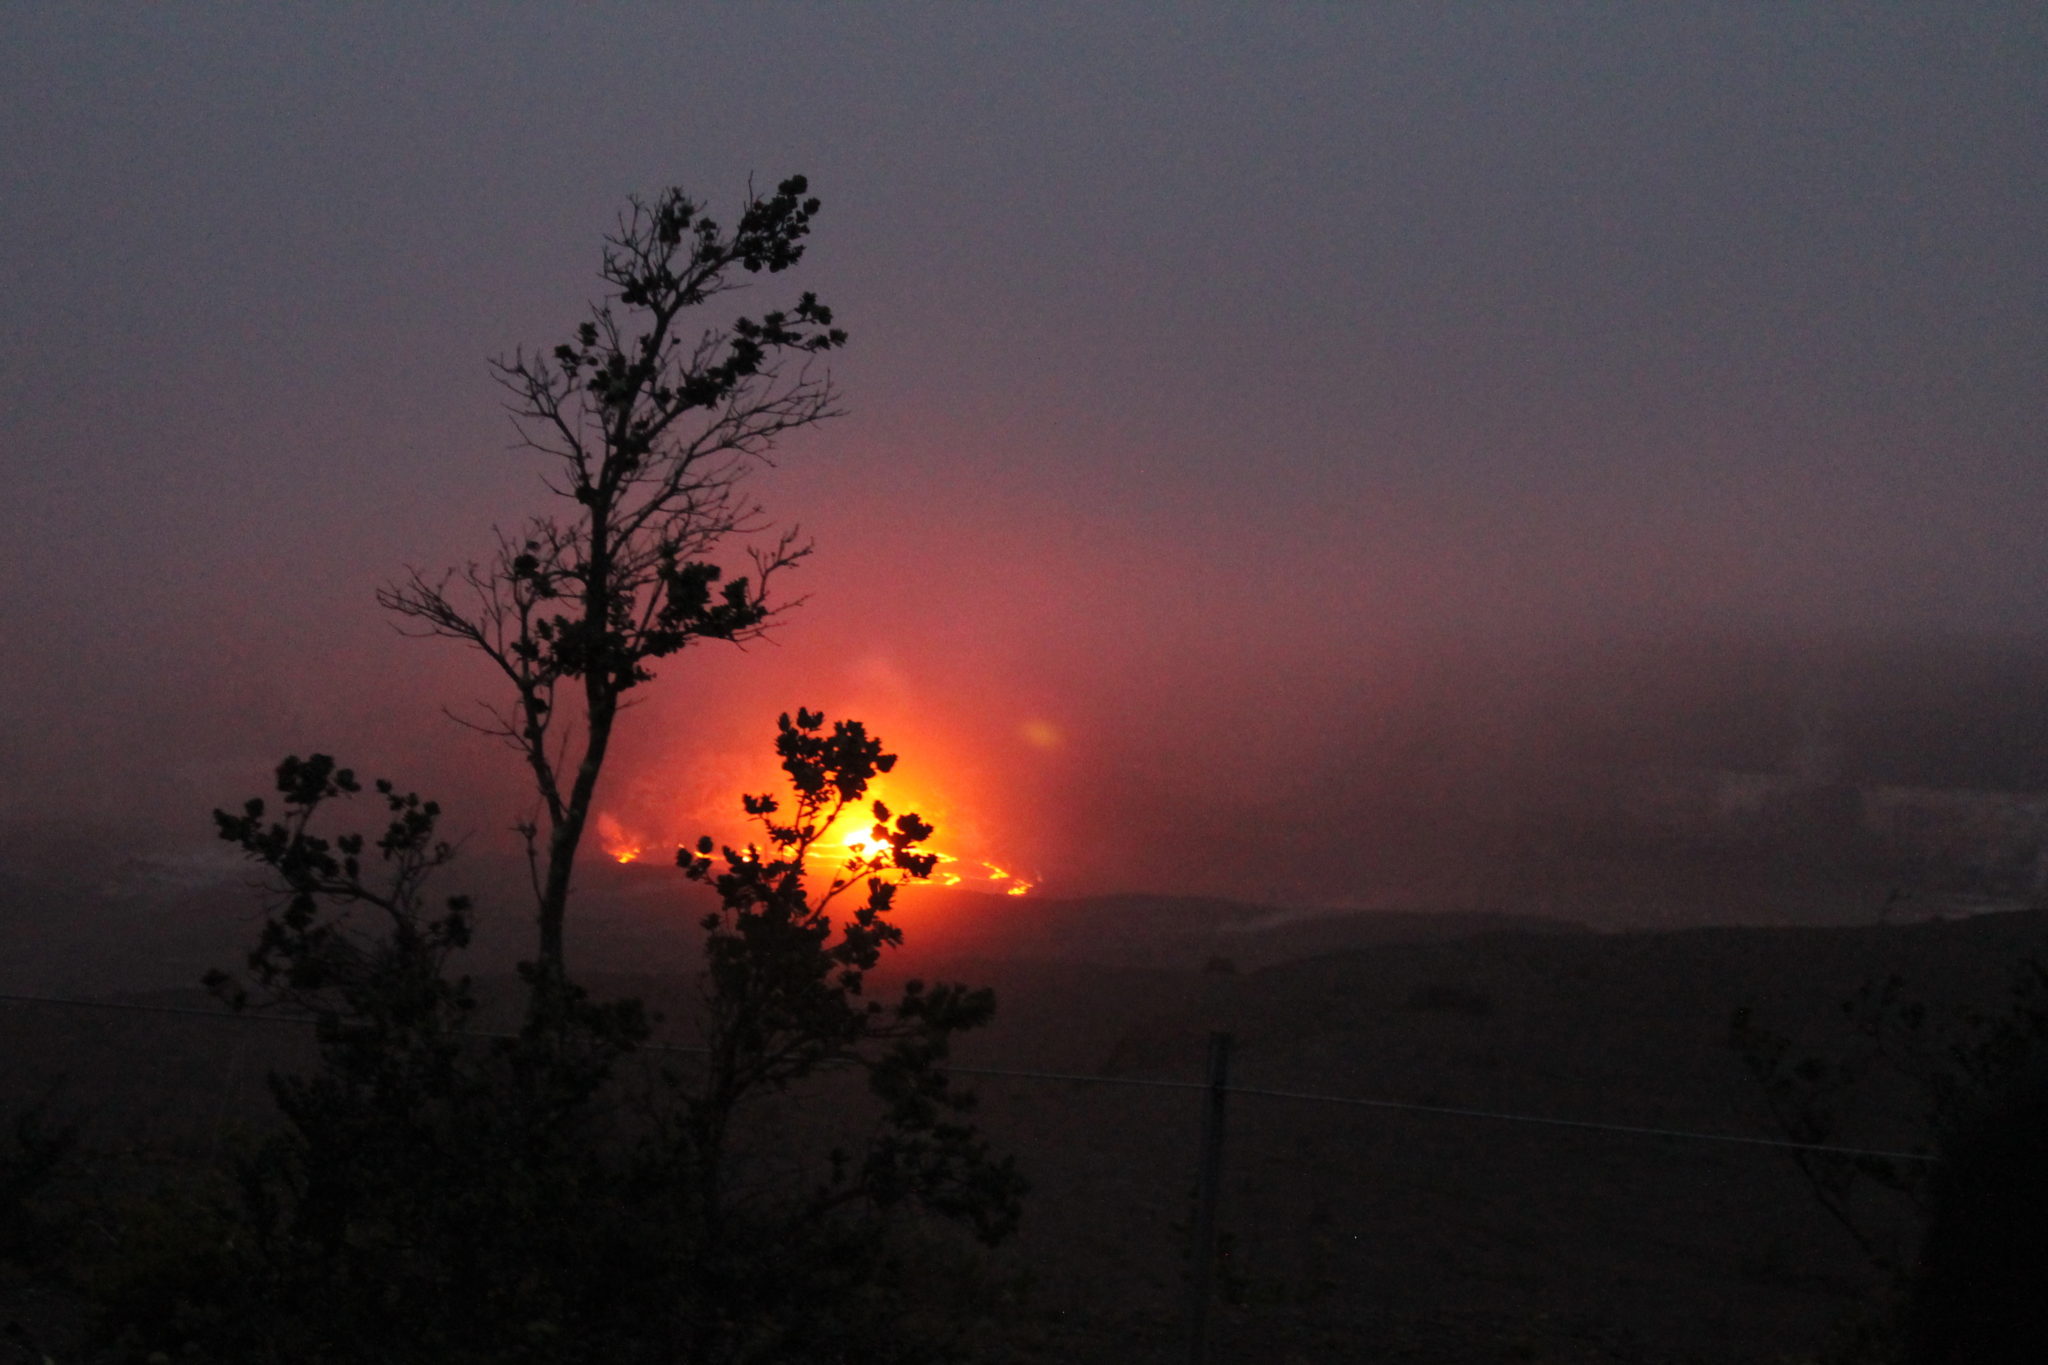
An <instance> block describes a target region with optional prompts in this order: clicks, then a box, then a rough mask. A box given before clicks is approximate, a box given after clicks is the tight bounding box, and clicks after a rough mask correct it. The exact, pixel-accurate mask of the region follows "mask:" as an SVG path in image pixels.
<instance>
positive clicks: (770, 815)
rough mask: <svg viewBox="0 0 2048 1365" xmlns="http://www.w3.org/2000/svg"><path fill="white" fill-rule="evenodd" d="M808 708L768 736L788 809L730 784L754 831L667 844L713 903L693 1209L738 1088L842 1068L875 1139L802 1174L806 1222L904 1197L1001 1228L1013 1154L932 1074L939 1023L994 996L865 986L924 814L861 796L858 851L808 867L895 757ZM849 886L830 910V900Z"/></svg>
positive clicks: (718, 1171)
mask: <svg viewBox="0 0 2048 1365" xmlns="http://www.w3.org/2000/svg"><path fill="white" fill-rule="evenodd" d="M824 723H825V718H824V716H823V715H822V714H820V713H818V712H813V711H805V710H802V709H799V710H798V711H797V714H796V719H795V720H794V721H792V720H791V719H790V717H789V716H788V715H787V714H785V715H783V716H782V717H781V718H780V719H779V720H778V721H777V735H776V741H775V750H776V753H777V754H779V755H780V756H781V758H782V769H783V772H784V773H785V774H786V775H787V776H788V778H789V785H790V794H791V800H790V802H789V804H788V805H787V806H785V805H784V804H783V802H782V801H781V800H780V799H778V798H776V797H774V796H772V795H760V796H748V797H745V798H744V808H745V810H746V813H747V815H748V816H749V817H750V818H752V819H753V820H754V822H755V823H756V824H757V825H758V826H759V827H760V829H761V831H762V833H763V834H764V835H765V836H766V837H765V842H764V843H754V844H749V845H747V846H746V847H745V848H740V849H735V848H731V847H727V848H725V849H723V850H722V856H723V860H724V863H725V870H724V871H723V872H714V871H713V862H712V858H711V856H710V855H711V851H712V841H711V840H710V838H709V837H708V836H707V837H705V838H703V839H700V840H699V841H698V844H697V851H696V852H695V853H694V854H692V853H691V852H689V851H688V850H682V851H679V852H678V854H677V861H678V863H679V864H681V866H682V867H683V869H684V870H685V871H686V872H687V873H688V874H689V876H690V877H691V878H693V879H695V880H697V881H701V882H705V883H708V884H710V885H711V886H713V887H714V888H716V890H717V892H718V899H719V906H720V908H719V909H718V910H717V911H715V912H713V913H711V914H708V915H706V916H705V917H704V920H703V928H704V931H705V934H706V935H707V938H706V962H707V969H706V984H707V989H706V991H705V996H704V1003H705V1039H706V1042H707V1043H708V1044H709V1053H710V1058H709V1062H708V1065H707V1066H706V1067H705V1071H704V1077H703V1080H702V1081H701V1082H700V1083H699V1085H698V1086H697V1087H696V1088H695V1090H694V1093H692V1095H691V1096H690V1098H689V1101H688V1104H687V1106H686V1116H687V1122H688V1127H689V1134H688V1138H689V1145H690V1148H691V1150H692V1151H693V1152H694V1154H695V1160H696V1162H697V1164H698V1167H699V1171H700V1180H701V1187H702V1189H703V1191H704V1193H705V1196H706V1199H707V1201H708V1202H707V1205H706V1209H705V1222H706V1224H707V1226H709V1227H712V1228H714V1229H715V1228H717V1227H718V1226H719V1225H720V1224H721V1222H722V1221H723V1216H722V1214H723V1211H722V1209H721V1208H720V1206H719V1205H720V1201H722V1200H724V1199H725V1198H726V1197H727V1196H728V1195H729V1194H730V1193H731V1182H729V1181H727V1180H726V1179H724V1178H723V1168H724V1164H725V1157H726V1146H727V1139H728V1135H729V1131H730V1128H731V1125H732V1122H733V1118H734V1116H735V1114H736V1113H737V1112H738V1111H739V1110H740V1108H741V1107H742V1106H743V1105H744V1104H745V1103H746V1102H747V1100H748V1099H749V1098H751V1097H752V1096H754V1095H756V1094H758V1093H760V1092H763V1091H776V1090H782V1089H784V1088H786V1087H788V1086H789V1085H790V1084H791V1083H793V1082H795V1081H799V1080H803V1079H806V1078H808V1077H811V1076H815V1075H818V1074H820V1073H822V1072H828V1071H833V1070H841V1069H848V1068H859V1069H861V1070H863V1071H865V1072H866V1074H867V1078H868V1082H869V1088H870V1090H871V1092H872V1093H873V1095H874V1096H875V1097H876V1098H877V1099H878V1100H879V1101H880V1102H881V1104H882V1108H883V1125H882V1130H881V1135H880V1136H879V1137H878V1138H877V1139H876V1141H875V1142H874V1143H872V1144H871V1145H870V1147H869V1148H868V1150H867V1152H866V1154H865V1155H864V1157H863V1158H862V1160H861V1162H860V1163H859V1165H858V1168H857V1169H854V1170H850V1171H848V1172H845V1173H844V1174H843V1177H842V1178H841V1179H837V1180H834V1181H830V1182H826V1183H824V1184H821V1185H819V1186H818V1187H817V1188H816V1189H815V1190H814V1191H813V1192H812V1194H811V1195H810V1197H809V1202H808V1204H807V1206H806V1207H805V1208H804V1210H803V1212H802V1217H803V1218H805V1219H806V1220H815V1219H818V1218H821V1217H824V1216H826V1215H827V1214H829V1213H830V1212H831V1211H832V1210H833V1209H835V1208H838V1207H840V1206H842V1205H845V1204H848V1203H853V1202H858V1201H869V1202H872V1203H874V1204H876V1205H878V1206H881V1207H888V1206H890V1205H893V1204H897V1203H902V1202H905V1201H915V1202H917V1203H919V1204H921V1205H923V1206H925V1207H928V1208H931V1209H934V1210H935V1211H938V1212H940V1213H942V1214H944V1215H946V1216H948V1217H951V1218H955V1219H958V1220H960V1221H963V1222H965V1223H967V1224H969V1225H970V1226H971V1227H972V1228H973V1230H974V1231H975V1233H976V1234H977V1235H978V1236H980V1237H981V1238H983V1239H984V1240H985V1241H988V1242H990V1243H994V1242H997V1241H1000V1240H1001V1239H1002V1238H1003V1237H1005V1236H1007V1235H1008V1234H1009V1233H1010V1232H1011V1231H1012V1230H1013V1229H1014V1228H1015V1226H1016V1220H1017V1215H1018V1199H1019V1196H1020V1195H1021V1194H1022V1191H1023V1183H1022V1181H1021V1179H1020V1178H1019V1177H1018V1176H1017V1173H1016V1169H1015V1165H1014V1163H1012V1162H1011V1161H1009V1160H1008V1159H1007V1158H1005V1159H1002V1160H997V1159H995V1158H994V1157H993V1156H992V1155H991V1153H990V1150H989V1147H988V1144H987V1142H986V1140H985V1139H984V1138H983V1137H982V1136H981V1135H980V1133H979V1132H978V1131H977V1130H975V1129H974V1128H973V1127H972V1126H971V1125H970V1124H968V1123H966V1122H964V1121H963V1119H962V1116H963V1115H965V1114H966V1113H967V1112H968V1111H969V1110H970V1109H972V1108H973V1105H974V1097H973V1095H972V1093H971V1092H967V1091H961V1090H957V1089H955V1088H954V1087H953V1086H952V1083H951V1079H950V1077H949V1076H948V1075H947V1074H946V1071H945V1070H944V1062H945V1060H946V1058H947V1055H948V1053H949V1051H950V1049H951V1043H952V1037H953V1035H954V1034H955V1033H958V1032H960V1031H962V1030H966V1029H974V1028H979V1027H981V1026H982V1025H983V1024H986V1023H987V1022H988V1021H989V1019H990V1018H991V1017H992V1016H993V1015H994V1013H995V993H994V992H993V991H991V990H988V989H986V988H982V989H978V990H970V989H968V988H967V987H964V986H960V985H955V984H951V983H943V982H942V983H937V984H933V985H929V986H927V985H926V984H925V983H924V982H922V981H919V980H916V979H912V980H910V981H908V982H906V983H905V984H904V986H903V988H902V991H901V993H900V995H899V996H898V998H897V1000H896V1002H895V1003H894V1004H893V1005H885V1004H884V1003H883V1002H882V1001H880V1000H876V999H872V998H870V997H869V996H868V994H867V977H868V974H869V973H870V972H872V971H873V970H874V969H875V967H876V965H877V964H878V963H879V962H880V961H881V958H882V954H883V952H884V951H886V950H888V949H891V948H894V947H896V946H898V945H899V944H901V943H902V941H903V931H902V930H901V929H899V928H898V927H897V926H896V925H895V924H893V923H891V922H890V920H889V918H888V916H889V910H890V907H891V905H892V904H893V903H894V900H895V896H896V888H897V886H898V884H899V881H900V879H901V878H905V877H907V878H913V879H922V878H925V877H928V876H930V875H931V871H932V867H933V866H934V864H935V863H936V862H937V858H936V857H935V856H934V855H932V854H929V853H925V852H923V851H922V850H921V849H920V847H919V845H920V844H921V843H922V841H924V840H925V839H928V838H930V837H931V833H932V827H931V826H930V825H929V824H927V823H925V821H924V820H923V819H921V818H920V817H919V816H918V815H917V814H915V813H914V812H903V813H901V814H893V815H892V813H891V812H890V810H889V808H888V807H887V806H886V805H884V804H883V803H882V802H880V801H876V802H874V803H873V804H872V806H871V808H870V813H871V814H872V815H873V817H874V824H873V826H872V828H871V830H870V838H871V841H872V842H871V845H870V847H872V848H873V849H874V850H875V851H874V852H873V853H871V854H867V855H860V856H854V857H849V858H845V859H843V860H841V861H840V862H839V863H838V865H837V866H836V867H833V868H830V869H827V870H826V876H827V880H826V881H825V884H824V886H823V887H822V888H818V887H817V886H816V885H815V884H814V879H815V877H816V869H814V868H813V867H812V865H811V860H812V855H813V854H814V852H815V851H816V847H817V843H818V840H819V839H820V838H821V837H822V836H823V835H824V834H825V832H826V831H827V830H829V829H831V828H832V826H833V823H834V822H835V821H836V820H838V819H839V818H840V816H841V815H842V814H843V813H844V812H846V811H848V810H849V809H852V808H856V807H857V804H858V803H859V801H860V800H861V798H862V796H863V795H865V793H866V791H867V788H868V785H869V783H870V782H872V781H873V780H874V778H875V777H876V775H877V774H880V773H886V772H888V771H889V770H890V769H891V768H892V767H894V766H895V762H896V756H895V755H894V754H890V753H884V752H883V751H882V745H881V742H880V741H879V740H876V739H873V738H871V737H870V736H869V735H868V733H867V730H866V728H865V727H864V726H863V725H862V724H861V723H860V722H859V721H839V722H837V723H836V724H834V725H833V727H832V729H831V731H830V732H829V733H827V732H826V731H825V728H824ZM856 893H857V900H855V902H854V903H853V908H852V909H851V911H850V912H848V913H844V914H841V915H840V916H839V917H838V919H837V920H836V922H835V919H834V915H833V911H834V902H836V901H838V900H839V899H840V898H841V897H842V896H853V895H855V894H856Z"/></svg>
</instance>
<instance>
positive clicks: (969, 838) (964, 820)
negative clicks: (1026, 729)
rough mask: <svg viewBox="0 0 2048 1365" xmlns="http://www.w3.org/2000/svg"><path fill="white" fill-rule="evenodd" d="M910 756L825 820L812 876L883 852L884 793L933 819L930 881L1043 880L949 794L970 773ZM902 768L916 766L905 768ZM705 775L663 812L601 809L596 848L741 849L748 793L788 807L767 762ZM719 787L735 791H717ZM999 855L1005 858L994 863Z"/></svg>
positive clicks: (642, 852)
mask: <svg viewBox="0 0 2048 1365" xmlns="http://www.w3.org/2000/svg"><path fill="white" fill-rule="evenodd" d="M1048 728H1049V727H1048ZM892 747H893V746H892ZM903 747H904V748H905V749H906V750H908V749H913V748H916V747H921V746H915V745H912V744H905V745H904V746H903ZM914 762H915V760H914V759H913V758H906V760H905V761H904V762H903V763H901V764H899V765H898V766H897V767H896V769H895V770H894V771H892V772H890V773H889V774H887V775H886V776H883V777H879V778H877V779H876V780H875V781H873V782H872V783H870V784H869V786H868V790H867V792H866V794H865V795H863V796H862V798H861V799H860V800H859V801H856V802H853V803H851V804H850V805H848V806H847V808H846V809H845V810H842V811H841V812H840V813H839V816H838V818H836V819H834V820H833V821H831V822H830V823H829V824H828V825H827V826H826V827H825V829H824V831H823V832H822V833H821V834H820V835H819V837H818V839H817V840H816V842H815V843H814V844H813V845H812V847H811V854H810V865H811V868H812V871H813V872H814V874H816V875H817V876H819V877H820V878H826V879H829V878H830V877H832V876H835V875H839V874H843V873H844V872H846V871H847V870H848V864H850V863H853V862H856V861H863V862H864V861H867V860H870V859H873V858H876V857H880V858H882V859H884V860H886V859H887V857H888V854H889V844H888V842H887V840H886V839H882V840H877V839H876V838H875V837H874V829H875V817H874V804H875V802H877V801H880V802H881V803H882V804H883V805H885V806H887V807H888V809H889V814H890V822H891V823H892V824H893V823H894V821H895V818H896V817H897V816H900V815H907V814H916V815H918V816H919V817H921V818H922V819H924V820H925V821H926V822H927V823H929V824H931V825H932V826H933V827H934V831H935V832H934V834H933V835H932V838H931V840H930V842H928V843H926V844H923V845H922V846H920V847H919V848H918V850H917V851H918V852H920V853H927V854H931V855H932V856H933V857H934V858H936V859H937V862H936V865H935V866H934V867H933V868H932V873H931V876H930V878H929V879H927V880H926V881H925V882H924V883H923V884H924V885H927V886H945V887H957V888H959V889H961V890H963V891H981V892H984V893H987V894H990V895H1006V896H1024V895H1029V894H1030V893H1031V892H1032V891H1033V890H1034V889H1035V888H1036V886H1037V882H1036V879H1035V878H1034V877H1027V876H1022V875H1020V874H1019V873H1018V872H1016V871H1015V870H1014V869H1015V866H1016V865H1015V864H1014V863H1011V862H1010V861H1009V855H1007V854H1006V853H1005V852H1004V849H1003V846H1002V845H1001V844H1000V843H998V842H997V841H996V839H994V838H991V837H990V835H991V833H992V831H991V830H990V828H989V826H988V825H987V824H986V823H984V822H983V821H981V820H979V819H977V818H976V815H975V808H974V807H973V806H971V805H968V804H966V803H967V801H968V800H971V796H970V797H964V798H962V800H961V801H959V802H956V801H955V800H954V799H952V798H953V797H955V796H958V795H960V794H961V793H963V792H965V793H969V794H971V793H972V792H973V791H974V790H975V784H974V780H973V778H972V775H971V772H970V773H967V774H956V775H954V776H952V777H948V778H945V779H944V780H941V779H939V778H935V777H934V778H928V777H927V774H926V772H925V770H924V765H922V764H918V765H916V767H915V768H914V769H913V763H914ZM721 768H722V769H723V771H720V769H721ZM905 769H913V770H912V771H911V772H909V773H907V774H906V772H905ZM706 775H707V777H709V778H710V780H709V781H708V782H706V783H704V784H703V785H701V786H700V787H699V788H698V790H699V791H701V792H702V795H701V796H695V797H694V798H693V799H690V800H689V801H688V802H687V804H683V803H679V804H678V805H677V806H676V807H675V808H673V809H672V810H670V811H669V812H668V813H667V814H665V815H664V814H657V813H655V812H654V811H653V810H650V809H649V808H648V806H646V805H642V804H640V803H637V802H636V803H634V804H633V805H632V806H631V807H630V808H627V809H621V810H619V811H617V812H612V811H606V812H602V813H600V814H599V815H598V817H597V820H596V823H595V825H594V826H593V829H594V832H595V835H596V839H595V842H596V844H597V846H598V848H600V849H601V850H602V851H603V852H604V854H605V856H606V857H608V858H611V859H612V860H614V861H616V862H621V863H631V862H637V861H640V860H641V859H642V858H643V856H646V855H648V854H650V853H651V852H653V851H663V852H665V851H667V850H670V849H675V848H679V847H688V846H691V845H694V844H695V843H696V841H697V837H698V836H699V835H700V834H705V833H709V834H710V835H711V836H712V838H713V839H714V840H715V841H716V842H717V843H719V844H720V845H721V846H730V847H733V848H735V849H740V850H744V849H745V848H746V847H748V845H749V844H751V843H753V842H755V841H757V840H759V839H760V838H761V837H762V831H761V829H760V827H759V826H758V825H752V826H750V825H749V824H746V823H743V822H741V821H739V820H737V819H735V818H734V816H735V814H736V812H737V811H738V808H739V806H740V793H742V792H754V793H774V794H775V795H776V797H777V798H778V800H779V801H781V802H782V810H781V814H783V815H787V814H788V813H789V797H788V792H787V779H786V777H784V775H783V774H781V773H780V772H777V771H775V770H773V769H771V768H769V767H768V766H767V765H766V764H757V763H720V764H718V765H715V766H711V770H710V772H709V773H707V774H706ZM727 784H731V785H730V786H728V785H727ZM718 788H725V790H726V791H727V792H728V793H730V794H729V795H715V794H714V793H715V792H716V791H717V789H718ZM657 799H658V798H657ZM622 817H623V818H622ZM628 821H630V822H631V823H630V824H628V823H627V822H628ZM989 855H995V857H991V856H989ZM996 857H1000V858H1002V859H1003V861H1001V862H997V861H996V860H995V858H996Z"/></svg>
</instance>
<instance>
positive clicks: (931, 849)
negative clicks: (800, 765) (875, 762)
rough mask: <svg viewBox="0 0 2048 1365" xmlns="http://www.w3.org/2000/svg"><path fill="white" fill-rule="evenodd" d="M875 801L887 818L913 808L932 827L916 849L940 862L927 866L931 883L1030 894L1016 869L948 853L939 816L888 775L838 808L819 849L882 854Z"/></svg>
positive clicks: (846, 854) (844, 855) (850, 855)
mask: <svg viewBox="0 0 2048 1365" xmlns="http://www.w3.org/2000/svg"><path fill="white" fill-rule="evenodd" d="M877 801H880V802H881V803H882V804H883V805H885V806H887V807H888V808H889V811H890V814H891V815H892V816H895V815H902V814H905V813H909V812H914V813H916V814H917V815H920V816H922V817H924V818H925V819H927V820H929V821H930V823H931V824H933V825H934V826H936V827H937V830H936V832H935V833H934V835H933V838H934V839H935V840H936V841H937V842H936V843H928V844H925V845H923V846H922V848H921V849H920V851H921V852H925V853H930V854H932V855H934V856H935V857H937V858H938V860H939V861H938V866H936V867H934V868H933V869H932V875H931V878H930V884H931V885H933V886H967V887H976V886H980V887H985V888H986V889H988V890H991V891H1001V892H1002V893H1003V894H1004V895H1008V896H1023V895H1028V894H1030V891H1031V888H1032V885H1033V884H1032V883H1031V882H1030V881H1028V880H1026V879H1025V878H1023V877H1019V876H1018V875H1017V874H1016V873H1014V872H1010V871H1006V870H1005V869H1003V868H1001V867H998V866H997V865H996V864H995V863H992V862H989V861H988V860H987V859H985V858H963V857H961V856H959V855H958V854H954V853H949V852H947V851H946V848H945V842H946V830H945V824H944V821H943V819H941V818H939V817H937V816H935V815H934V814H933V811H932V808H931V804H930V803H929V802H922V803H921V802H919V801H918V800H917V799H916V798H915V797H911V796H905V795H903V794H902V788H901V784H899V783H896V782H894V781H892V780H891V779H889V778H882V779H878V780H877V781H876V782H874V783H873V784H872V785H871V786H870V787H869V788H868V793H867V795H866V796H865V797H864V798H862V799H861V800H860V801H858V802H856V803H854V804H853V805H850V806H848V807H847V808H846V809H845V810H843V811H841V812H840V813H839V818H838V819H836V820H834V821H833V822H832V823H831V824H829V825H827V826H826V827H825V832H824V833H823V834H822V835H821V836H820V837H819V839H818V849H819V851H820V852H821V853H824V854H826V855H827V856H832V855H835V854H836V855H837V856H838V857H839V858H840V859H842V860H844V861H849V862H850V861H852V860H854V859H856V858H873V857H877V856H886V855H887V854H888V852H889V843H888V841H887V840H886V839H877V838H875V817H874V803H875V802H877Z"/></svg>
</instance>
